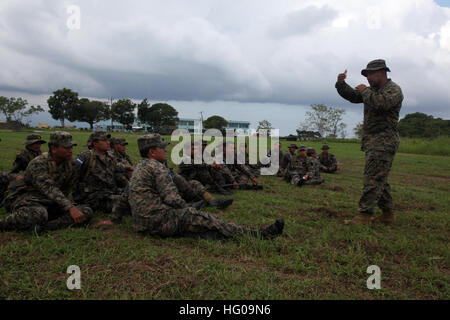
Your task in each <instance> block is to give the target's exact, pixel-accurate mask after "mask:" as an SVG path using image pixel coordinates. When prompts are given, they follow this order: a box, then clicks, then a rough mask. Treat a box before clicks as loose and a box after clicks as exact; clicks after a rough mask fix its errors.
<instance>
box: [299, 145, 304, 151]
mask: <svg viewBox="0 0 450 320" xmlns="http://www.w3.org/2000/svg"><path fill="white" fill-rule="evenodd" d="M305 150H306V147H305V146H300V147H298V151H305Z"/></svg>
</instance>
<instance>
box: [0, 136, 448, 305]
mask: <svg viewBox="0 0 450 320" xmlns="http://www.w3.org/2000/svg"><path fill="white" fill-rule="evenodd" d="M26 135H27V133H26V132H20V133H12V132H0V138H1V140H2V141H1V142H0V150H1V152H0V170H2V171H8V170H9V168H10V167H11V165H12V162H13V159H14V156H15V154H16V152H18V151H19V150H20V149H21V148H22V144H21V143H22V141H24V140H25V137H26ZM42 135H43V137H44V138H45V139H48V137H49V132H43V133H42ZM88 135H89V133H88V132H73V136H74V140H75V141H77V142H78V146H77V147H76V148H75V150H74V155H76V154H78V153H79V152H80V151H82V150H83V149H84V147H83V145H84V144H85V142H86V140H87V137H88ZM117 136H120V137H125V138H127V140H128V142H129V143H130V144H129V146H128V153H129V154H130V156H131V157H132V159H133V160H134V161H135V162H137V161H138V159H139V157H138V151H137V143H136V137H137V135H132V134H118V135H117ZM47 141H48V140H47ZM297 143H298V142H297ZM288 144H289V142H286V141H283V149H286V147H287V145H288ZM305 144H306V145H307V146H312V147H315V148H316V149H320V146H321V145H322V142H313V143H308V142H307V143H305ZM428 144H429V145H430V144H431V143H430V142H428ZM329 145H330V147H331V150H330V152H332V153H334V154H335V155H336V156H337V158H338V160H339V161H340V163H341V165H342V167H343V170H342V172H341V173H339V174H336V175H324V178H325V179H326V183H325V184H323V185H321V186H315V187H314V186H311V187H302V188H298V187H294V186H291V185H288V184H286V183H284V182H282V181H280V180H279V179H278V178H276V177H261V178H260V179H259V180H260V182H261V183H262V184H263V185H264V190H263V191H235V192H234V195H233V198H234V203H233V204H232V206H230V207H229V208H228V209H226V210H224V211H219V210H217V209H211V208H208V209H206V211H208V212H210V213H214V214H217V215H219V216H220V217H222V218H223V219H225V220H227V221H230V222H234V223H238V224H243V225H247V226H251V227H260V226H264V225H267V224H269V223H272V222H273V221H274V220H275V219H276V218H278V217H283V218H284V219H285V221H286V226H285V233H284V234H283V236H281V237H279V238H277V239H275V240H274V241H264V240H257V239H254V238H249V237H240V238H235V239H232V240H223V241H211V240H199V241H197V240H192V239H183V238H176V239H173V238H170V239H159V238H152V237H144V236H141V235H138V234H135V233H133V231H132V225H131V217H126V218H125V220H124V222H123V223H122V224H120V225H115V226H113V227H110V228H107V229H104V228H100V227H96V226H94V223H95V221H99V220H101V219H104V218H105V217H107V216H106V215H104V214H102V213H99V214H98V215H97V216H96V217H95V218H94V221H93V222H92V223H91V225H90V226H88V227H87V228H83V229H79V228H70V229H67V230H60V231H56V232H52V233H47V234H44V235H41V236H32V235H28V234H25V233H18V232H6V233H0V299H287V300H291V299H293V300H297V299H449V298H450V287H449V283H450V270H449V262H450V254H449V253H450V250H449V243H450V241H449V240H450V232H449V230H450V229H449V221H450V215H449V213H450V200H449V194H450V193H449V192H450V161H449V160H450V158H449V157H448V156H435V155H424V154H413V153H402V151H401V150H402V149H400V152H399V153H398V154H397V155H396V158H395V161H394V165H393V169H392V171H391V175H390V183H391V186H392V190H393V197H394V201H395V202H396V211H395V212H396V214H397V220H398V222H397V224H395V225H393V226H384V225H374V226H372V227H365V226H346V225H344V224H343V220H344V219H347V218H350V217H352V216H354V215H355V214H356V213H357V203H358V200H359V197H360V195H361V191H362V172H363V166H364V157H363V153H362V152H361V151H360V146H359V144H358V143H338V142H334V141H332V142H329ZM401 148H402V147H401ZM433 148H434V147H433ZM44 149H45V151H46V149H47V146H46V145H45V146H44ZM437 149H439V148H438V147H437ZM409 151H411V150H409ZM409 151H408V152H409ZM5 215H6V213H5V211H4V209H1V210H0V217H4V216H5ZM70 265H77V266H79V267H80V268H81V290H73V291H70V290H68V289H67V287H66V280H67V278H68V277H69V274H67V273H66V270H67V267H68V266H70ZM370 265H377V266H379V267H380V269H381V287H382V288H381V290H369V289H368V288H367V286H366V281H367V279H368V278H369V276H370V274H368V273H367V272H366V270H367V267H368V266H370Z"/></svg>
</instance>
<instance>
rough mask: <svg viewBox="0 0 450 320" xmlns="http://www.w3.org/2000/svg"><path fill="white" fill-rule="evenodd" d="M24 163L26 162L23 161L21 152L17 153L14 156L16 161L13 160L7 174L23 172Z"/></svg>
mask: <svg viewBox="0 0 450 320" xmlns="http://www.w3.org/2000/svg"><path fill="white" fill-rule="evenodd" d="M25 162H26V160H25V159H24V156H23V154H22V152H21V153H19V154H18V155H17V156H16V159H15V160H14V163H13V166H12V169H11V171H10V172H9V173H19V172H20V171H21V170H25V169H26V165H25Z"/></svg>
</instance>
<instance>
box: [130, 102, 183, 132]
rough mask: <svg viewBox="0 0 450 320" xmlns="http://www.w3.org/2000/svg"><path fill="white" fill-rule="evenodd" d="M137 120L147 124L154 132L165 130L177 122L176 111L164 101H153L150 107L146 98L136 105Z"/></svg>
mask: <svg viewBox="0 0 450 320" xmlns="http://www.w3.org/2000/svg"><path fill="white" fill-rule="evenodd" d="M138 117H139V121H140V122H142V123H145V124H147V125H149V126H150V127H151V129H152V131H154V132H162V131H166V129H167V128H171V127H174V126H176V125H177V124H178V120H179V119H178V111H177V110H175V108H173V107H172V106H171V105H169V104H166V103H155V104H154V105H152V106H151V107H150V105H149V104H148V102H147V99H145V100H144V101H142V102H141V103H140V104H139V106H138Z"/></svg>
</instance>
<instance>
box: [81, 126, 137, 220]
mask: <svg viewBox="0 0 450 320" xmlns="http://www.w3.org/2000/svg"><path fill="white" fill-rule="evenodd" d="M110 137H111V135H109V134H107V133H105V132H103V131H97V132H93V133H92V134H91V135H90V137H89V140H88V147H90V150H88V151H83V152H81V153H80V154H79V155H78V158H77V160H76V161H77V162H78V163H79V164H80V166H81V175H80V180H79V181H78V183H77V185H76V188H75V190H74V192H73V198H74V199H75V201H77V202H80V203H86V204H88V205H89V206H90V207H91V208H92V210H94V212H95V211H98V210H99V211H103V212H105V213H110V212H111V211H112V208H113V206H114V204H115V203H117V201H118V200H119V197H120V194H121V193H122V192H123V190H124V189H125V187H126V185H127V184H128V180H127V179H126V177H125V176H126V173H125V171H124V169H123V168H122V167H120V166H118V165H117V162H116V160H115V158H114V157H113V156H112V155H111V154H110V153H109V150H110V143H109V139H110Z"/></svg>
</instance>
